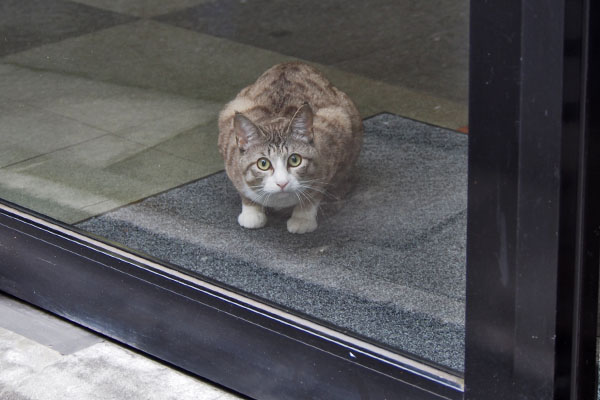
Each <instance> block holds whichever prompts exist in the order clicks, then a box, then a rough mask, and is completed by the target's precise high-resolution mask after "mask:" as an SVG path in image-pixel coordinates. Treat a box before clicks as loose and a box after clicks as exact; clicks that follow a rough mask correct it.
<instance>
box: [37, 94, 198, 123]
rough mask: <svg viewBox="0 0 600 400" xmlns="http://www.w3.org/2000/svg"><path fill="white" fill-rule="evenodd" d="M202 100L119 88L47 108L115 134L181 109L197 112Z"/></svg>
mask: <svg viewBox="0 0 600 400" xmlns="http://www.w3.org/2000/svg"><path fill="white" fill-rule="evenodd" d="M202 106H203V103H202V102H200V101H198V100H194V99H189V98H185V97H181V96H174V95H168V94H165V93H159V92H155V91H151V90H142V89H137V88H128V87H121V88H120V90H119V93H116V94H114V95H112V96H110V97H95V96H93V95H91V96H90V95H88V97H87V98H85V99H82V101H80V102H70V104H66V103H65V102H59V103H57V104H53V105H50V106H49V107H48V109H49V110H51V111H53V112H55V113H57V114H61V115H64V116H67V117H70V118H73V119H76V120H78V121H81V122H84V123H86V124H89V125H91V126H95V127H98V128H100V129H103V130H105V131H108V132H112V133H117V132H119V131H123V130H128V129H132V128H135V127H137V126H138V125H141V124H144V123H146V124H148V123H150V122H152V121H158V120H160V119H161V118H165V117H169V116H172V115H173V114H174V113H179V112H181V111H189V110H192V111H196V110H197V112H199V113H201V112H202V108H201V107H202Z"/></svg>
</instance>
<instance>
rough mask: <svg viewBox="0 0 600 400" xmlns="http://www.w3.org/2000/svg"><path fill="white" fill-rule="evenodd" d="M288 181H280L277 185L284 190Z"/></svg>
mask: <svg viewBox="0 0 600 400" xmlns="http://www.w3.org/2000/svg"><path fill="white" fill-rule="evenodd" d="M288 183H289V182H284V183H278V184H277V186H279V187H280V188H281V190H283V189H284V188H285V187H286V186H287V184H288Z"/></svg>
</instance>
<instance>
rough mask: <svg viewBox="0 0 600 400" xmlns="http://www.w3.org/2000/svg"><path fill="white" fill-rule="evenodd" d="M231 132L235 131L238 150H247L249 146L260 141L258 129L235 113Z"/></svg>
mask: <svg viewBox="0 0 600 400" xmlns="http://www.w3.org/2000/svg"><path fill="white" fill-rule="evenodd" d="M233 130H234V131H235V138H236V141H237V144H238V147H239V148H240V150H243V151H245V150H247V149H248V148H249V147H250V145H251V144H253V143H255V142H257V141H258V140H259V139H260V132H259V130H258V127H257V126H256V125H254V124H253V123H252V121H250V120H249V119H248V118H246V117H245V116H244V114H242V113H239V112H236V113H235V117H233Z"/></svg>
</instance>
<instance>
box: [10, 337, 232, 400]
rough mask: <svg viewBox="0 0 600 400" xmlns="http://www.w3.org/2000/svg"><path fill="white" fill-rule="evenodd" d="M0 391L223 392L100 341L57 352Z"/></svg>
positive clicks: (78, 395) (80, 394)
mask: <svg viewBox="0 0 600 400" xmlns="http://www.w3.org/2000/svg"><path fill="white" fill-rule="evenodd" d="M0 394H2V396H10V395H13V394H14V395H19V396H22V398H24V399H28V400H38V399H39V400H54V399H57V400H58V399H64V398H72V399H98V400H99V399H145V400H154V399H156V400H170V399H172V400H182V399H190V400H191V399H194V400H195V399H199V398H200V399H206V400H216V399H217V398H218V397H219V396H221V395H222V394H223V391H222V390H220V389H218V388H216V387H213V386H209V385H206V384H205V383H204V382H201V381H198V380H196V379H194V378H192V377H189V376H187V375H184V374H182V373H180V372H178V371H175V370H172V369H169V368H168V367H166V366H164V365H162V364H159V363H157V362H155V361H152V360H150V359H148V358H145V357H141V356H139V355H137V354H135V353H133V352H131V351H129V350H126V349H124V348H122V347H118V346H115V345H113V344H112V343H106V342H105V343H99V344H96V345H94V346H92V347H88V348H87V349H84V350H81V351H79V352H77V353H74V354H71V355H69V356H65V357H62V358H61V359H60V360H59V361H57V362H55V363H53V364H51V365H48V366H46V367H45V368H44V369H43V370H41V371H38V372H37V373H34V374H30V375H29V376H27V377H26V378H24V379H22V380H21V382H20V384H19V385H18V386H16V385H13V386H12V387H10V388H8V389H7V390H4V391H3V392H0ZM3 398H6V397H3Z"/></svg>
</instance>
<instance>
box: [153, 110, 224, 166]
mask: <svg viewBox="0 0 600 400" xmlns="http://www.w3.org/2000/svg"><path fill="white" fill-rule="evenodd" d="M217 132H218V127H217V119H216V118H214V119H213V120H211V121H209V122H208V123H206V124H204V125H201V126H196V127H194V128H193V129H190V130H188V131H185V132H182V133H180V134H178V135H176V136H174V137H172V138H170V139H169V140H165V141H164V142H161V143H160V144H158V145H157V146H156V149H158V150H161V151H163V152H165V153H170V154H173V155H176V156H178V157H181V158H184V159H186V160H188V161H193V162H196V163H199V164H202V165H205V166H214V171H215V172H216V171H218V170H220V169H223V168H224V167H223V159H222V158H221V155H220V154H219V150H218V147H217Z"/></svg>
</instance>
